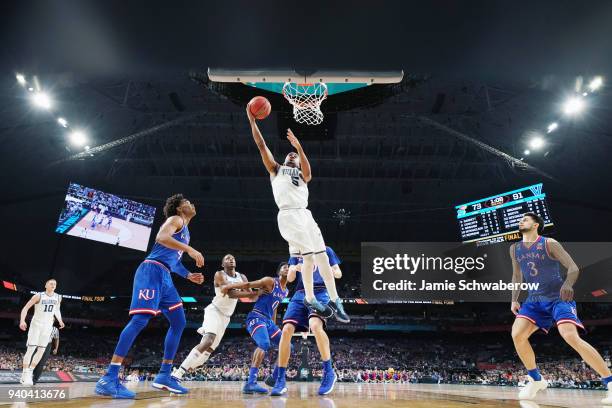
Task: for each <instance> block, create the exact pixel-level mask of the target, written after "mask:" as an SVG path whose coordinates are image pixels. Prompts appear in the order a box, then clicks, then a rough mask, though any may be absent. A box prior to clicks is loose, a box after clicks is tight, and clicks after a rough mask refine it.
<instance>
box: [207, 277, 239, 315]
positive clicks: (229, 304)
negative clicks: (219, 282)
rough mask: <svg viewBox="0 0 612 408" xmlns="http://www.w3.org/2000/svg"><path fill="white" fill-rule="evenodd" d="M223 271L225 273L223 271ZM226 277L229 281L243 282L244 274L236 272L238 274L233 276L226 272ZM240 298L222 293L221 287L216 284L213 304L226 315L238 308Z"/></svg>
mask: <svg viewBox="0 0 612 408" xmlns="http://www.w3.org/2000/svg"><path fill="white" fill-rule="evenodd" d="M221 273H225V272H224V271H221ZM225 279H226V281H227V283H242V275H240V273H238V272H236V276H234V277H232V276H229V275H228V274H227V273H225ZM237 303H238V299H232V298H230V297H229V296H227V295H224V294H223V293H221V289H220V288H219V287H217V286H215V297H214V298H213V300H212V304H213V305H214V306H215V307H216V308H217V309H219V311H221V313H223V314H224V315H226V316H231V315H232V314H233V313H234V309H236V304H237Z"/></svg>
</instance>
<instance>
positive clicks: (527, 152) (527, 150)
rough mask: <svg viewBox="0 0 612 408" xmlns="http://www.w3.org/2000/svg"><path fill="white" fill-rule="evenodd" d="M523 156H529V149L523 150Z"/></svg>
mask: <svg viewBox="0 0 612 408" xmlns="http://www.w3.org/2000/svg"><path fill="white" fill-rule="evenodd" d="M523 154H525V156H529V155H530V154H531V151H530V150H529V149H525V151H524V152H523Z"/></svg>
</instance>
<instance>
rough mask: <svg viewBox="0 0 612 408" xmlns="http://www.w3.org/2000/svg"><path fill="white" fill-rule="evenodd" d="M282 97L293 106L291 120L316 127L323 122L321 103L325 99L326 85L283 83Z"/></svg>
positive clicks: (321, 83)
mask: <svg viewBox="0 0 612 408" xmlns="http://www.w3.org/2000/svg"><path fill="white" fill-rule="evenodd" d="M283 95H284V96H285V98H287V100H288V101H289V103H290V104H291V105H292V106H293V118H294V119H295V121H296V122H298V123H304V124H306V125H318V124H320V123H321V122H323V112H322V111H321V103H322V102H323V101H324V100H325V98H327V85H325V84H324V83H323V82H317V83H314V84H297V83H295V82H285V85H283Z"/></svg>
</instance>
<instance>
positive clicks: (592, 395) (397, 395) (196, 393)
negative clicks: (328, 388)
mask: <svg viewBox="0 0 612 408" xmlns="http://www.w3.org/2000/svg"><path fill="white" fill-rule="evenodd" d="M185 384H186V385H187V387H190V388H191V393H190V394H188V395H185V396H172V395H170V394H169V393H167V392H160V391H156V390H153V389H152V388H151V387H150V386H149V384H148V383H139V384H136V385H134V386H130V388H131V389H133V390H134V391H136V392H138V394H137V397H136V398H137V399H136V400H111V399H107V398H102V397H98V396H97V395H95V394H94V391H93V390H94V387H95V383H93V382H91V383H71V384H60V385H54V386H55V387H57V386H59V387H66V389H67V390H68V391H69V393H70V394H69V395H70V400H62V401H60V400H58V401H49V402H35V403H28V404H26V403H10V402H6V400H4V402H2V403H0V405H2V406H13V407H25V406H33V407H66V408H68V407H91V408H94V407H95V408H102V407H108V408H111V407H113V408H115V407H116V408H128V407H134V408H137V407H148V408H164V407H167V408H174V407H176V408H179V407H182V408H183V407H184V408H192V407H198V408H210V407H214V408H226V407H227V408H229V407H232V408H236V407H244V408H285V407H288V408H293V407H296V408H301V407H309V408H310V407H318V408H356V407H360V408H362V407H363V408H369V407H382V408H385V407H393V408H395V407H415V408H421V407H423V408H425V407H426V408H438V407H440V408H442V407H444V408H456V407H457V408H458V407H475V406H477V407H500V406H501V407H522V408H537V407H542V408H545V407H567V408H574V407H580V408H588V407H601V404H600V400H601V399H602V398H604V396H605V393H604V392H603V391H589V390H563V389H548V390H545V391H542V392H541V393H540V394H538V398H537V399H536V401H535V402H530V401H520V402H519V401H518V400H516V394H517V391H518V389H517V388H515V387H497V386H478V385H432V384H353V383H338V384H337V385H336V388H335V389H334V391H333V393H331V394H330V395H328V396H324V397H321V396H318V395H317V390H318V386H319V384H318V383H316V382H315V383H290V386H289V395H288V396H287V397H269V396H266V395H263V396H259V395H244V394H242V392H241V387H242V383H241V382H236V381H231V382H191V383H189V382H187V383H185ZM45 386H50V384H46V385H44V384H41V385H39V386H37V387H45ZM2 387H9V385H3V386H2ZM3 394H4V393H3Z"/></svg>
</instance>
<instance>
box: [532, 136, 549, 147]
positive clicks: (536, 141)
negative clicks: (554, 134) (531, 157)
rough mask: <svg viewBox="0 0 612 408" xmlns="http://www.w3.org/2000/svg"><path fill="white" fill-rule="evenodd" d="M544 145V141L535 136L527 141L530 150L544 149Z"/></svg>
mask: <svg viewBox="0 0 612 408" xmlns="http://www.w3.org/2000/svg"><path fill="white" fill-rule="evenodd" d="M545 144H546V142H545V141H544V139H542V138H541V137H539V136H536V137H534V138H533V139H531V140H530V141H529V147H531V149H533V150H538V149H541V148H542V147H544V145H545Z"/></svg>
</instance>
